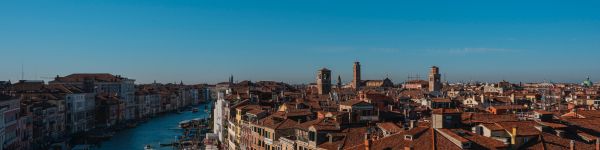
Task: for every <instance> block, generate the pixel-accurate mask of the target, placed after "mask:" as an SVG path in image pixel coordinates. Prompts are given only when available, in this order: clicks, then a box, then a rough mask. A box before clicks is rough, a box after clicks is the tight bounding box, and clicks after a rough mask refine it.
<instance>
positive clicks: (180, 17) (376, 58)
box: [0, 1, 600, 83]
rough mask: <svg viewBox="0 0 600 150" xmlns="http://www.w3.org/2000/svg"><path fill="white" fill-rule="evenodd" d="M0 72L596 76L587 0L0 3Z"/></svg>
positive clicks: (599, 22) (164, 77) (15, 75)
mask: <svg viewBox="0 0 600 150" xmlns="http://www.w3.org/2000/svg"><path fill="white" fill-rule="evenodd" d="M1 3H2V5H0V19H2V20H5V21H3V23H1V24H0V32H1V33H2V34H0V41H3V44H0V52H2V54H3V56H4V57H3V59H0V63H2V64H4V65H2V66H0V69H1V70H3V71H2V74H0V80H13V81H16V80H19V79H21V72H22V71H21V70H22V68H21V67H22V66H23V68H24V69H23V70H24V72H25V79H42V80H45V81H50V80H52V79H48V78H53V77H55V76H56V75H60V76H66V75H69V74H72V73H112V74H119V75H123V76H127V77H131V78H134V79H136V83H151V82H153V81H154V80H156V81H158V82H163V83H166V82H179V81H183V82H184V83H218V82H222V81H226V80H227V77H229V75H232V74H233V75H234V76H235V77H236V80H238V81H241V80H252V81H258V80H274V81H283V82H288V83H313V82H315V74H316V71H317V70H318V69H320V68H323V67H326V68H328V69H330V70H332V76H333V77H337V76H338V75H340V76H341V77H342V80H343V81H344V83H348V82H350V80H351V77H352V62H354V61H357V60H358V61H360V62H361V63H362V65H363V71H362V76H363V78H364V79H366V80H369V79H374V80H375V79H383V78H385V77H389V78H390V79H392V80H393V81H394V82H395V83H400V82H403V81H404V80H406V79H407V76H408V75H412V76H415V75H416V74H419V75H420V76H421V79H426V74H427V71H428V68H429V67H430V66H433V65H435V66H439V67H440V71H441V73H442V75H445V76H446V79H448V80H449V81H451V82H457V81H469V80H476V81H490V82H494V81H500V80H507V81H512V82H519V81H522V82H542V81H554V82H570V83H579V82H581V81H582V80H584V79H585V78H586V77H587V76H590V77H591V79H592V81H594V82H597V81H598V80H597V78H598V77H599V76H600V68H598V67H595V66H594V64H600V59H597V58H598V56H600V51H598V50H597V49H598V48H600V44H599V43H600V41H598V40H599V39H600V12H599V11H597V10H596V9H595V8H597V6H599V3H598V2H564V1H529V2H522V1H503V2H501V3H500V2H498V3H490V2H473V1H470V2H439V1H420V2H389V3H369V4H363V3H358V2H341V1H339V2H333V1H331V2H319V1H309V2H305V3H294V2H278V1H261V2H244V1H238V2H235V3H228V2H190V1H169V2H162V1H144V2H138V1H100V2H83V1H75V2H64V1H52V2H48V1H39V2H34V3H31V2H19V1H11V2H1Z"/></svg>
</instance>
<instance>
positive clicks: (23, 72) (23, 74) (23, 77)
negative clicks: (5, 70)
mask: <svg viewBox="0 0 600 150" xmlns="http://www.w3.org/2000/svg"><path fill="white" fill-rule="evenodd" d="M23 66H24V65H23V61H21V80H25V69H23V68H24V67H23Z"/></svg>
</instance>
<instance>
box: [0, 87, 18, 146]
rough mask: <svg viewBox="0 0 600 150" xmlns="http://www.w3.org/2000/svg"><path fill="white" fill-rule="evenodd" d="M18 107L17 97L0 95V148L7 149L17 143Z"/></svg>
mask: <svg viewBox="0 0 600 150" xmlns="http://www.w3.org/2000/svg"><path fill="white" fill-rule="evenodd" d="M20 108H21V101H20V100H19V99H18V98H14V97H11V96H6V95H0V148H3V149H7V148H8V147H11V146H13V147H14V144H17V142H18V140H19V138H18V137H19V132H18V131H19V124H18V122H19V113H20V110H21V109H20Z"/></svg>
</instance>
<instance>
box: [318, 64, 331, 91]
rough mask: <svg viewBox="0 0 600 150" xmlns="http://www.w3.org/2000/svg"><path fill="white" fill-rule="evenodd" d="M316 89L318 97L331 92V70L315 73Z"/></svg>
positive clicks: (325, 69) (324, 69)
mask: <svg viewBox="0 0 600 150" xmlns="http://www.w3.org/2000/svg"><path fill="white" fill-rule="evenodd" d="M317 89H318V92H319V94H320V95H323V94H329V92H330V91H331V70H329V69H327V68H323V69H321V70H319V71H318V73H317Z"/></svg>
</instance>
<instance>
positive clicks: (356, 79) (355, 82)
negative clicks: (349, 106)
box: [352, 61, 361, 89]
mask: <svg viewBox="0 0 600 150" xmlns="http://www.w3.org/2000/svg"><path fill="white" fill-rule="evenodd" d="M352 73H353V78H352V88H354V89H358V88H359V87H360V83H361V82H360V62H358V61H356V62H354V66H353V68H352Z"/></svg>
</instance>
